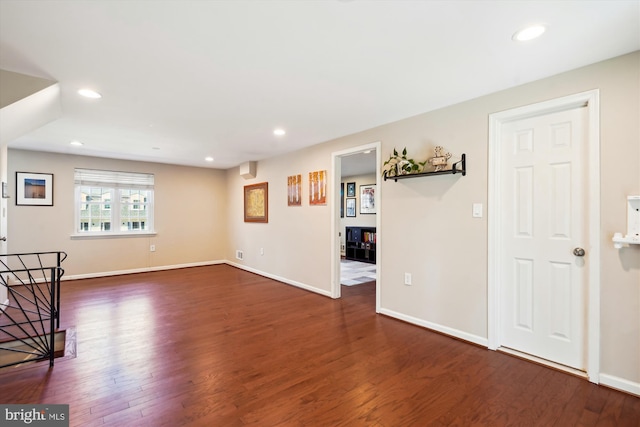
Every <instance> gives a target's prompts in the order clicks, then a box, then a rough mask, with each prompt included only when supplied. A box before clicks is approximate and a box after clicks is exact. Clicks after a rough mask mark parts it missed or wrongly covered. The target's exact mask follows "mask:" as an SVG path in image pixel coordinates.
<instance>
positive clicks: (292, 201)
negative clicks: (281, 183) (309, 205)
mask: <svg viewBox="0 0 640 427" xmlns="http://www.w3.org/2000/svg"><path fill="white" fill-rule="evenodd" d="M287 205H288V206H302V175H291V176H289V177H287Z"/></svg>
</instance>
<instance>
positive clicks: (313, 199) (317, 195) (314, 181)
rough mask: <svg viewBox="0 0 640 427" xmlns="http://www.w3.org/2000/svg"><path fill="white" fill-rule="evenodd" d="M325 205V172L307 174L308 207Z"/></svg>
mask: <svg viewBox="0 0 640 427" xmlns="http://www.w3.org/2000/svg"><path fill="white" fill-rule="evenodd" d="M326 204H327V171H326V170H325V171H315V172H309V205H311V206H317V205H326Z"/></svg>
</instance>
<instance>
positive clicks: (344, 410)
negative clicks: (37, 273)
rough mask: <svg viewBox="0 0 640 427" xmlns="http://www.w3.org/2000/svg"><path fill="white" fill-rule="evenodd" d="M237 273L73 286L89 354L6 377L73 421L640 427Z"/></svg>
mask: <svg viewBox="0 0 640 427" xmlns="http://www.w3.org/2000/svg"><path fill="white" fill-rule="evenodd" d="M342 295H343V298H342V299H340V300H331V299H329V298H326V297H323V296H319V295H316V294H313V293H310V292H307V291H304V290H301V289H297V288H295V287H291V286H288V285H285V284H282V283H279V282H276V281H273V280H270V279H267V278H264V277H261V276H258V275H255V274H252V273H248V272H245V271H242V270H239V269H236V268H233V267H230V266H226V265H216V266H210V267H197V268H188V269H181V270H172V271H164V272H154V273H144V274H134V275H126V276H116V277H108V278H101V279H87V280H77V281H68V282H63V284H62V319H61V321H62V325H61V327H62V328H70V327H74V328H75V330H76V337H77V356H76V357H75V358H73V357H68V356H65V357H64V358H62V359H57V360H56V363H55V367H54V368H53V369H49V368H48V363H46V362H44V363H36V364H32V365H29V366H25V365H23V366H21V367H18V368H4V369H0V402H2V403H48V404H53V403H66V404H69V405H70V418H71V425H72V426H98V425H99V426H102V425H108V426H163V425H167V426H179V425H191V426H225V427H226V426H246V425H253V426H384V427H395V426H403V427H404V426H471V425H477V426H563V427H564V426H578V425H580V426H639V425H640V424H639V422H640V421H639V420H640V398H637V397H633V396H631V395H628V394H624V393H621V392H618V391H615V390H611V389H608V388H606V387H601V386H597V385H594V384H591V383H589V382H587V381H586V380H584V379H580V378H577V377H573V376H571V375H568V374H565V373H562V372H558V371H554V370H552V369H548V368H545V367H542V366H539V365H536V364H534V363H530V362H527V361H523V360H520V359H517V358H515V357H512V356H509V355H506V354H502V353H497V352H493V351H489V350H487V349H484V348H480V347H477V346H474V345H471V344H468V343H465V342H461V341H457V340H455V339H452V338H449V337H446V336H443V335H439V334H437V333H433V332H430V331H428V330H425V329H423V328H420V327H417V326H413V325H410V324H406V323H403V322H400V321H397V320H394V319H391V318H388V317H385V316H382V315H376V314H375V284H365V285H359V286H351V287H343V289H342Z"/></svg>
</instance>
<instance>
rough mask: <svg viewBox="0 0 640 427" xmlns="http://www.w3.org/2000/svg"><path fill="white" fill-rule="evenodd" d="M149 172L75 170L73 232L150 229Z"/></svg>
mask: <svg viewBox="0 0 640 427" xmlns="http://www.w3.org/2000/svg"><path fill="white" fill-rule="evenodd" d="M153 190H154V176H153V174H143V173H133V172H113V171H101V170H91V169H76V170H75V191H76V197H75V200H76V232H77V233H78V234H98V235H109V234H127V233H137V234H139V233H152V232H153Z"/></svg>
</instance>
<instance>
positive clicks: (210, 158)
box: [204, 156, 213, 162]
mask: <svg viewBox="0 0 640 427" xmlns="http://www.w3.org/2000/svg"><path fill="white" fill-rule="evenodd" d="M204 159H205V160H206V161H207V162H213V157H211V156H209V157H205V158H204Z"/></svg>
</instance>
